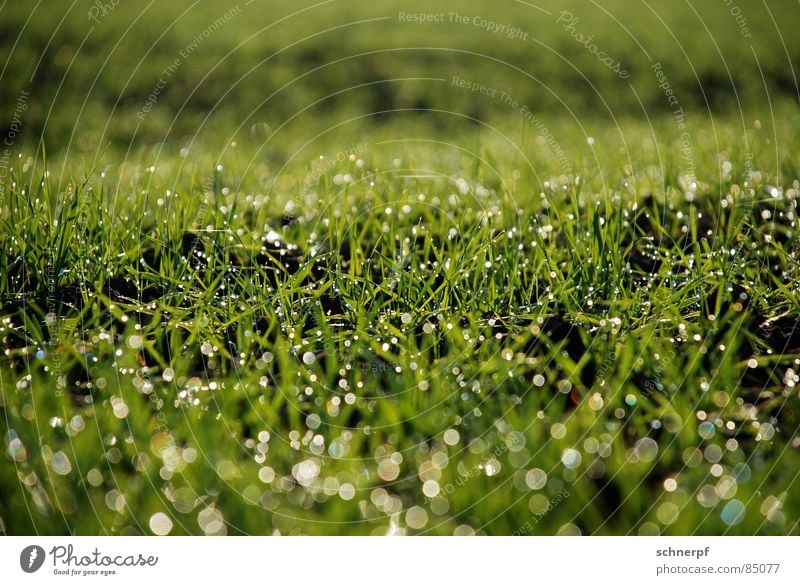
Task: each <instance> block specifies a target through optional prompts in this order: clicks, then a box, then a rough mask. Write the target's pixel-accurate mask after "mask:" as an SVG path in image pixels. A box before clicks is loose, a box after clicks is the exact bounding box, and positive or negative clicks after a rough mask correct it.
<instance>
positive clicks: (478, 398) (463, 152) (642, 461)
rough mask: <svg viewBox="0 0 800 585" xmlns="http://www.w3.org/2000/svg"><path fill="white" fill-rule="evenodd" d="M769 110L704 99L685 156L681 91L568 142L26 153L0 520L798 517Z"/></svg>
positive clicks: (564, 528)
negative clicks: (94, 155)
mask: <svg viewBox="0 0 800 585" xmlns="http://www.w3.org/2000/svg"><path fill="white" fill-rule="evenodd" d="M777 119H778V120H779V122H778V123H772V121H771V120H762V121H760V122H758V123H755V122H754V120H753V119H752V118H750V117H748V118H747V121H746V125H745V127H742V124H741V122H740V121H739V120H738V119H735V118H725V119H719V118H717V119H711V120H701V119H699V118H696V119H695V121H694V123H693V125H692V127H691V130H692V143H691V144H692V155H691V160H690V161H687V159H685V158H684V154H685V152H684V151H682V147H681V141H680V135H679V133H677V132H676V130H675V127H674V121H673V120H671V119H662V118H659V117H655V118H654V119H652V120H650V121H646V122H635V121H632V120H622V121H621V122H620V123H619V124H618V125H611V124H606V125H601V124H598V125H597V127H596V128H593V129H592V137H593V144H589V143H588V142H587V139H586V136H585V134H584V133H582V132H580V131H578V129H576V128H572V127H570V125H569V124H567V123H566V122H564V123H563V126H562V125H560V124H559V122H557V121H556V122H554V123H553V126H552V127H551V128H550V130H551V133H552V135H553V136H555V137H556V138H557V139H558V143H559V145H560V147H561V149H562V150H563V152H564V157H561V158H559V157H557V156H556V154H555V153H554V151H553V148H552V144H549V145H548V143H547V142H546V141H545V140H544V139H542V138H541V136H540V134H541V133H540V132H537V131H536V130H535V129H532V128H531V126H530V125H521V124H520V122H519V120H518V119H516V118H515V117H514V116H507V117H506V118H505V119H501V120H500V121H499V126H498V129H499V132H498V133H495V132H493V131H491V130H490V129H488V128H486V127H481V126H477V127H476V126H470V127H469V129H468V130H465V131H464V132H463V133H462V134H460V135H459V139H458V141H457V143H453V142H447V141H446V140H444V139H443V140H430V139H427V140H422V139H415V138H414V136H415V133H414V132H413V131H408V130H407V131H406V132H405V133H404V134H403V135H404V136H406V137H409V138H408V139H407V140H403V141H398V140H396V136H397V133H396V132H395V130H396V128H393V127H391V126H387V127H383V128H382V129H381V127H380V126H371V127H367V128H359V129H358V131H355V130H353V131H352V133H351V134H350V135H348V134H347V132H342V133H340V134H337V136H336V137H335V138H332V137H331V138H322V139H321V140H319V141H317V142H315V143H313V146H308V147H305V148H303V147H301V146H296V145H290V146H287V147H286V148H285V149H283V150H276V149H275V148H273V150H271V151H270V152H269V153H268V154H265V153H264V152H263V151H262V150H261V144H262V141H261V140H260V138H259V137H257V136H255V137H254V136H253V135H252V134H250V133H247V132H240V133H232V134H231V135H230V136H226V135H225V134H224V133H221V134H220V137H219V139H218V140H217V142H216V145H217V148H215V147H214V144H215V143H214V142H205V143H203V144H198V145H195V146H192V147H190V148H189V150H188V152H183V153H179V152H177V151H172V150H170V149H169V148H168V147H165V148H162V149H160V150H139V151H136V153H135V154H134V155H132V156H127V157H125V156H121V155H117V154H114V153H111V154H107V155H106V157H105V158H101V159H99V160H98V161H97V162H95V163H79V162H78V161H76V159H75V158H74V157H73V158H69V157H68V156H63V155H54V156H53V157H52V158H51V159H48V158H47V156H45V153H44V151H43V149H39V150H31V151H29V152H27V153H25V154H23V155H21V156H20V158H19V159H17V162H16V163H14V165H13V166H12V168H11V169H10V170H9V176H8V177H7V179H6V180H5V181H4V182H3V183H2V186H1V187H0V190H2V197H0V201H1V202H2V203H1V204H0V266H4V267H6V269H5V270H4V271H3V272H2V274H0V297H1V298H2V308H0V314H2V319H3V320H2V325H0V326H1V327H2V329H1V330H0V337H1V338H2V345H3V348H4V350H5V356H4V358H3V361H2V363H1V364H0V391H1V393H0V399H1V401H2V402H0V412H2V420H3V426H4V431H5V434H4V444H3V448H4V450H5V455H6V456H5V458H4V460H3V462H2V463H0V485H2V486H4V487H3V491H4V497H2V498H0V523H2V526H3V527H4V530H5V531H7V532H9V533H15V534H19V533H34V532H35V533H41V534H62V533H75V534H97V533H110V534H142V533H144V534H149V533H152V532H157V533H163V532H165V531H167V529H169V532H170V533H171V534H204V533H205V534H225V533H227V534H265V533H267V534H269V533H273V532H279V533H282V534H301V533H302V534H386V533H421V534H472V533H479V534H511V533H526V534H556V533H559V534H578V533H580V534H657V533H662V534H694V533H698V534H720V533H725V534H797V532H798V526H797V520H796V519H797V518H798V514H800V498H799V497H798V495H797V494H798V490H797V489H796V483H795V482H796V480H797V476H798V471H797V470H798V469H800V453H798V448H800V437H798V425H800V420H798V412H800V411H798V408H797V401H798V391H797V388H796V382H797V373H796V372H797V371H800V369H799V368H798V364H800V334H798V332H797V331H796V328H797V324H798V319H800V307H799V306H798V297H797V292H798V291H797V282H798V274H797V271H798V264H797V262H798V252H800V249H798V240H797V236H796V219H797V218H796V214H797V209H796V207H797V198H798V194H800V185H799V184H798V182H797V179H798V177H799V176H800V173H799V172H798V168H797V159H796V156H794V155H793V153H794V152H796V149H797V144H796V136H797V135H798V130H800V116H798V114H797V112H796V110H794V109H792V108H786V109H782V110H778V116H777ZM414 123H415V122H414V121H413V120H410V121H408V125H407V126H406V128H413V124H414ZM400 124H401V126H402V122H401V123H400ZM595 130H596V132H595ZM416 136H428V137H429V136H430V135H425V134H423V133H419V134H416ZM509 136H514V142H513V143H512V145H511V146H510V145H509V141H508V140H506V137H509ZM517 136H519V138H517ZM234 143H235V144H234ZM513 145H516V146H517V148H514V146H513ZM351 153H352V154H353V156H350V154H351ZM320 155H323V156H324V158H322V159H320V158H319V156H320ZM564 159H566V160H567V161H568V162H569V165H570V168H569V169H568V170H565V168H564V165H563V160H564ZM688 162H690V163H691V169H693V173H692V174H690V173H688V172H687V168H688V167H687V163H688ZM162 514H163V515H166V518H165V517H164V516H163V515H162Z"/></svg>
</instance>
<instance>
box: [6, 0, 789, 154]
mask: <svg viewBox="0 0 800 585" xmlns="http://www.w3.org/2000/svg"><path fill="white" fill-rule="evenodd" d="M104 5H105V6H104ZM564 10H566V11H569V12H570V13H571V14H572V15H573V16H574V17H575V18H577V19H578V20H577V21H575V20H573V21H571V22H572V24H573V26H572V28H567V25H568V24H569V22H570V21H569V20H566V15H561V11H564ZM401 12H404V13H420V12H421V13H442V14H444V15H445V16H444V20H445V22H428V23H412V22H401V17H400V14H399V13H401ZM449 13H458V14H459V15H461V16H463V17H465V18H466V20H467V22H466V24H457V23H453V22H449V21H450V15H449ZM1 15H2V17H1V18H0V38H2V39H3V41H2V43H0V63H2V69H1V70H0V104H2V111H0V114H2V115H0V120H2V123H5V124H10V123H11V121H12V120H13V118H14V116H13V111H14V108H15V104H16V102H17V98H18V97H19V95H20V92H22V91H28V92H29V94H30V97H29V99H28V103H27V109H26V111H25V113H24V122H23V132H22V133H21V134H20V135H19V136H17V137H16V140H17V143H19V141H21V140H24V141H25V143H32V144H31V145H32V146H36V144H37V143H38V140H39V138H40V136H42V135H43V136H44V138H45V140H46V144H47V146H48V148H49V149H50V150H51V151H55V150H58V149H64V148H69V150H70V152H78V153H81V154H83V153H97V151H98V149H101V150H102V149H105V148H107V147H108V146H109V145H112V146H114V147H119V148H123V149H125V148H127V147H129V146H134V147H136V146H140V145H143V144H145V145H149V144H153V143H157V142H163V141H166V142H168V143H169V144H181V143H186V142H189V141H190V140H191V138H192V137H193V136H195V135H198V137H199V138H200V139H205V140H206V141H208V140H209V137H211V138H213V139H216V138H217V137H220V139H227V138H228V135H230V134H233V135H237V136H239V135H240V136H242V137H249V138H250V139H255V140H263V139H265V138H266V136H269V135H270V134H272V132H273V131H274V130H275V129H276V128H278V127H280V126H281V125H282V124H284V123H287V122H288V123H287V125H286V126H284V127H283V128H282V129H281V130H282V132H284V133H285V136H286V137H287V138H286V139H285V141H295V142H297V143H298V144H299V143H302V142H304V141H305V140H308V139H309V138H311V137H313V136H314V135H315V134H316V133H317V132H318V131H319V130H320V128H321V127H320V126H319V121H320V119H323V120H325V124H324V126H326V127H332V126H335V125H336V124H342V126H341V127H340V129H347V128H356V127H361V126H363V125H364V124H369V123H372V122H374V123H380V124H384V125H386V124H391V123H397V124H400V125H408V124H412V123H418V122H419V118H420V117H421V116H423V114H421V113H420V112H416V113H413V114H412V113H409V112H407V111H401V112H398V111H396V110H405V109H409V108H411V109H417V110H419V109H423V110H424V109H434V110H443V111H446V112H454V113H455V114H453V113H428V114H424V117H425V123H424V127H425V128H426V129H427V130H429V131H437V130H442V129H445V130H449V131H452V130H453V129H458V128H460V127H462V125H463V124H465V120H464V119H463V118H460V117H459V116H470V117H472V118H479V119H484V120H485V119H494V118H497V117H503V116H507V115H508V113H509V108H508V106H506V105H503V104H502V103H501V100H500V99H498V98H496V97H495V98H493V97H490V96H487V95H481V94H472V93H470V92H469V91H466V90H464V89H458V88H455V87H453V85H452V83H451V81H452V78H453V77H454V76H457V77H459V78H462V79H467V80H472V81H475V82H478V83H481V84H485V85H486V86H487V87H489V88H493V89H496V90H497V91H498V95H499V92H502V91H504V92H506V93H508V94H509V95H510V96H512V97H513V99H514V100H517V101H518V102H519V104H520V105H521V106H522V105H524V106H526V107H527V108H528V109H529V110H531V111H534V112H542V113H545V114H546V115H547V116H548V117H549V118H551V119H552V118H553V117H563V118H566V119H570V120H574V121H575V122H576V123H577V122H587V123H600V122H611V121H613V120H614V119H616V118H619V117H635V118H637V119H642V118H643V117H644V116H648V117H650V116H657V115H658V114H664V113H668V112H669V111H670V109H671V108H670V107H669V104H668V101H667V98H666V96H665V93H664V90H663V89H662V88H661V87H659V80H658V79H657V78H656V75H655V74H654V73H653V71H652V69H651V67H652V65H653V64H654V63H655V62H660V63H661V64H662V66H663V71H664V73H665V75H666V76H667V79H668V82H669V84H670V87H671V89H672V90H673V91H674V92H675V95H676V97H677V99H678V100H679V105H680V106H681V107H683V108H685V109H686V110H687V111H692V112H696V113H698V115H703V116H708V115H710V114H719V113H723V112H738V111H740V110H744V111H747V110H749V109H752V108H754V107H759V106H762V105H765V104H766V103H767V101H769V103H770V104H772V105H774V103H775V102H781V101H784V100H794V101H795V103H796V101H797V99H798V90H797V83H796V75H795V73H794V72H793V70H792V63H796V62H797V61H798V59H800V38H799V37H798V35H797V34H796V33H795V31H794V30H793V27H794V25H795V24H796V22H798V19H799V18H800V5H798V3H797V2H795V1H794V0H773V1H771V2H769V3H768V4H767V3H744V2H742V3H741V5H740V6H739V5H735V4H731V5H730V6H728V3H727V2H725V1H724V0H720V1H708V2H670V3H662V2H659V3H655V2H629V1H625V0H605V1H602V2H576V1H567V2H554V1H551V0H541V1H537V2H522V1H515V0H500V1H499V2H493V3H489V4H487V3H485V2H479V1H474V0H466V1H465V0H459V1H457V2H456V1H442V2H436V3H430V2H420V1H417V0H411V1H403V2H396V1H389V2H379V3H378V2H376V3H369V2H363V1H348V0H338V1H337V0H334V1H327V2H325V1H323V2H313V1H308V0H293V1H291V2H290V1H285V0H269V1H263V0H255V1H253V2H251V3H248V2H247V0H241V1H240V2H239V3H238V4H236V3H232V2H222V1H195V2H189V1H185V0H179V1H175V2H168V3H166V2H154V1H153V2H133V1H130V0H127V1H126V0H118V1H117V2H116V6H114V5H113V4H112V2H111V1H110V0H109V1H107V2H105V3H104V2H101V1H99V0H98V1H97V2H91V1H89V0H81V1H78V2H74V3H71V4H69V3H64V2H56V1H54V0H46V1H43V2H39V3H36V4H32V3H18V2H13V3H5V4H4V6H3V8H2V11H1ZM475 17H477V18H478V20H477V21H476V20H475ZM737 17H738V19H737ZM220 19H222V20H221V21H220ZM483 19H486V22H485V23H484V21H483ZM559 20H561V22H559ZM489 22H492V23H498V24H507V25H509V26H512V27H517V28H519V30H520V35H519V36H523V34H524V35H527V37H526V38H509V36H508V35H506V34H503V33H502V32H493V31H492V30H490V28H489V26H490V25H489V24H488V23H489ZM578 35H582V37H581V36H578ZM589 36H591V40H588V42H587V39H588V37H589ZM581 39H583V41H584V43H583V44H581V42H579V41H580V40H581ZM192 43H194V48H193V49H192V48H191V46H192ZM591 44H595V45H596V46H597V47H598V50H600V51H603V52H604V53H605V54H606V55H607V57H608V58H610V59H613V61H614V62H619V63H620V65H621V66H622V67H623V68H624V70H625V71H627V72H628V73H629V77H628V78H627V79H622V78H620V76H618V75H617V74H616V73H615V72H614V71H612V70H611V68H609V67H607V66H605V65H604V64H603V63H601V62H600V60H599V59H598V57H597V55H595V54H594V53H593V52H592V51H591V50H590V48H591ZM182 51H183V55H184V56H182V53H181V52H182ZM176 60H178V61H179V63H178V65H177V67H175V68H174V71H170V72H168V73H167V74H166V75H165V71H166V68H167V67H168V66H169V65H170V64H173V65H174V64H175V63H176ZM159 78H161V79H162V80H163V81H164V82H165V83H164V84H163V85H164V87H163V88H162V89H161V90H160V94H159V95H158V96H157V103H155V104H153V105H152V108H151V109H150V111H149V112H147V114H146V115H144V116H142V117H138V116H137V114H138V113H140V112H142V109H143V108H144V107H145V105H146V103H147V100H148V96H150V95H151V93H152V92H153V91H154V89H155V88H156V87H157V85H158V80H159ZM521 106H520V107H521ZM587 115H590V116H587ZM354 116H366V118H360V119H358V120H352V119H351V118H353V117H354ZM587 117H588V118H590V119H589V120H588V121H587V120H586V118H587ZM285 141H284V142H285ZM206 144H208V142H206Z"/></svg>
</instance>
